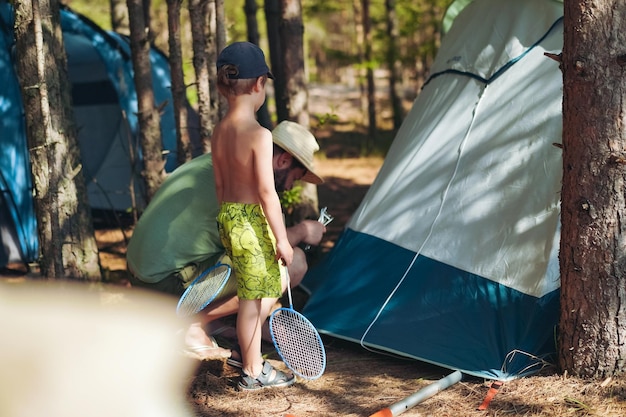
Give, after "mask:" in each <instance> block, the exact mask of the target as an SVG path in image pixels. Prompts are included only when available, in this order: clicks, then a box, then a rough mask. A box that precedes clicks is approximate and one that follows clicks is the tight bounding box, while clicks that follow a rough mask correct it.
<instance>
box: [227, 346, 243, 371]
mask: <svg viewBox="0 0 626 417" xmlns="http://www.w3.org/2000/svg"><path fill="white" fill-rule="evenodd" d="M241 358H242V356H241V351H240V350H239V348H233V349H231V350H230V358H228V359H226V364H227V365H230V366H234V367H235V368H239V369H241V368H243V362H242V359H241Z"/></svg>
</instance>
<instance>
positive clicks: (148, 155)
mask: <svg viewBox="0 0 626 417" xmlns="http://www.w3.org/2000/svg"><path fill="white" fill-rule="evenodd" d="M127 4H128V17H129V20H130V47H131V55H132V61H133V70H134V74H133V80H134V84H135V90H136V91H137V108H138V114H137V120H138V123H139V143H140V144H141V150H142V152H143V163H144V170H143V179H144V183H145V200H146V204H147V203H149V202H150V200H151V199H152V197H153V196H154V194H155V193H156V192H157V190H158V189H159V187H160V186H161V183H162V182H163V180H164V179H165V161H164V158H163V142H162V139H161V121H160V115H159V111H158V110H157V108H156V107H155V101H154V91H153V89H152V66H151V64H150V41H149V34H150V30H149V27H148V24H147V22H146V20H145V16H144V14H145V10H144V7H143V2H142V0H127Z"/></svg>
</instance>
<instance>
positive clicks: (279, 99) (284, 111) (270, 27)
mask: <svg viewBox="0 0 626 417" xmlns="http://www.w3.org/2000/svg"><path fill="white" fill-rule="evenodd" d="M281 16H282V12H281V3H280V0H265V21H266V24H267V40H268V44H269V49H270V54H269V55H270V57H269V58H270V67H271V68H272V74H274V81H273V84H274V100H275V102H276V119H277V121H278V122H281V121H283V120H289V107H288V104H287V99H288V97H287V78H286V72H285V64H284V56H283V52H282V50H283V47H282V39H281V34H280V25H281V24H282V19H281Z"/></svg>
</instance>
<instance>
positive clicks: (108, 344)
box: [0, 281, 192, 417]
mask: <svg viewBox="0 0 626 417" xmlns="http://www.w3.org/2000/svg"><path fill="white" fill-rule="evenodd" d="M172 304H174V305H175V302H174V301H173V300H172V299H169V298H165V297H163V296H160V295H155V294H152V293H145V292H143V291H139V290H136V289H134V290H125V289H123V288H118V287H114V288H107V287H103V286H97V287H95V286H89V285H86V284H78V283H68V282H26V283H18V284H7V283H5V282H2V281H0V329H1V330H2V342H0V369H2V372H0V415H1V416H3V417H34V416H46V417H74V416H76V417H78V416H80V417H84V416H90V417H99V416H102V417H105V416H106V417H112V416H116V417H122V416H133V417H135V416H151V417H159V416H168V417H170V416H177V417H185V416H191V415H192V413H191V412H190V411H189V409H188V408H187V406H186V401H185V394H186V388H187V382H188V378H189V377H190V376H191V372H192V368H191V365H192V362H190V361H188V360H186V359H185V358H184V357H183V356H182V355H180V353H179V352H180V350H181V349H180V346H178V345H177V340H178V338H176V337H175V333H176V331H177V330H178V329H179V328H180V327H181V323H180V322H179V320H180V319H177V318H176V316H175V315H174V314H172V313H171V312H172V311H173V306H172Z"/></svg>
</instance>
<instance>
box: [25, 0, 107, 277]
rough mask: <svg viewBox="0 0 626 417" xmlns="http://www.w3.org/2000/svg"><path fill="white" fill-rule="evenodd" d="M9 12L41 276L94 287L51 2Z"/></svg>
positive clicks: (87, 218) (88, 227)
mask: <svg viewBox="0 0 626 417" xmlns="http://www.w3.org/2000/svg"><path fill="white" fill-rule="evenodd" d="M15 6H16V9H15V12H16V21H15V36H16V47H17V54H16V56H17V57H18V59H17V72H18V74H19V77H20V85H21V90H22V99H23V102H24V109H25V122H26V132H27V137H28V146H29V148H30V161H31V170H32V173H33V184H34V187H35V194H34V206H35V212H36V215H37V224H38V232H39V233H38V234H39V244H40V248H41V257H40V269H41V273H42V275H43V276H45V277H47V278H74V279H82V280H90V281H99V280H100V279H101V273H100V265H99V260H98V248H97V246H96V241H95V238H94V232H93V225H92V220H91V214H90V211H89V206H88V204H87V192H86V187H85V182H84V177H83V172H82V166H81V163H80V151H79V147H78V139H77V134H76V128H75V126H74V123H73V120H74V118H73V110H72V106H71V98H70V90H71V89H70V84H69V81H68V78H67V59H66V55H65V50H64V48H63V42H62V35H61V26H60V16H59V4H58V2H57V1H56V0H52V1H47V0H34V1H19V2H16V3H15Z"/></svg>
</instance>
